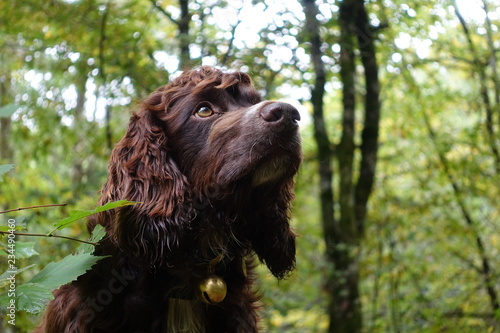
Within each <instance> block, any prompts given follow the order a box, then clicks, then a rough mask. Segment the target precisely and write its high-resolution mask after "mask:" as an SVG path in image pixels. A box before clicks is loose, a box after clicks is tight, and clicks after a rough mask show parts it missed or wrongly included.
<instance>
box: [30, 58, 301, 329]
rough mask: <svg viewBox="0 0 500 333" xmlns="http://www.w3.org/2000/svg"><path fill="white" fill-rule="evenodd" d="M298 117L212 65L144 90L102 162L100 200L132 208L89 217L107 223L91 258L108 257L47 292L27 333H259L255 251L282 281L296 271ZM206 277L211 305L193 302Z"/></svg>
mask: <svg viewBox="0 0 500 333" xmlns="http://www.w3.org/2000/svg"><path fill="white" fill-rule="evenodd" d="M200 109H201V110H202V111H205V113H203V112H201V115H205V116H206V115H207V113H208V116H207V117H201V116H199V113H197V111H199V110H200ZM207 110H208V111H207ZM210 110H211V111H210ZM210 112H212V113H213V114H210ZM298 119H299V115H298V112H297V110H296V109H295V108H293V107H292V106H290V105H288V104H284V103H278V102H268V101H262V100H261V97H260V95H259V94H258V93H257V92H256V90H255V89H254V87H253V85H252V81H251V79H250V77H249V76H248V75H246V74H244V73H239V72H233V73H224V72H222V71H220V70H218V69H214V68H211V67H201V68H198V69H194V70H191V71H187V72H184V73H183V74H182V75H181V76H180V77H179V78H177V79H175V80H174V81H173V82H172V83H170V84H169V85H167V86H164V87H161V88H160V89H158V90H157V91H156V92H154V93H153V94H151V95H150V96H149V97H148V98H147V99H146V100H145V101H144V102H143V103H142V106H141V108H140V110H139V111H138V112H137V113H135V114H134V115H132V117H131V119H130V124H129V127H128V130H127V132H126V134H125V136H124V137H123V139H122V140H121V141H120V142H119V143H118V144H117V145H116V147H115V148H114V150H113V152H112V154H111V159H110V164H109V176H108V180H107V182H106V184H105V185H104V187H103V189H102V197H101V199H100V201H99V204H105V203H106V202H110V201H114V200H119V199H127V200H132V201H137V202H140V204H136V205H134V206H128V207H123V208H119V209H116V210H113V211H108V212H103V213H100V214H99V215H97V216H95V217H94V218H93V219H92V220H90V221H89V223H88V227H89V230H90V231H92V230H93V228H94V227H95V226H96V225H97V224H100V225H103V226H104V227H105V229H106V232H107V236H106V237H105V239H104V240H103V241H102V242H101V244H100V245H99V246H98V247H97V249H96V254H97V255H107V256H109V257H107V258H105V259H102V260H100V261H99V262H98V263H97V264H96V265H95V266H94V267H93V268H92V270H90V271H88V272H87V273H86V274H84V275H82V276H80V277H79V278H78V279H77V280H76V281H74V282H73V283H71V284H68V285H65V286H63V287H61V288H60V289H59V290H57V291H56V292H55V293H54V295H55V299H54V300H53V301H52V302H51V303H50V304H49V306H48V308H47V310H46V312H45V314H44V317H43V319H42V322H41V324H40V326H39V327H38V328H37V329H36V330H35V332H36V333H42V332H44V333H63V332H64V333H90V332H92V333H100V332H107V333H113V332H117V333H118V332H120V333H129V332H130V333H131V332H179V331H181V330H182V329H187V330H188V331H189V332H214V333H222V332H238V333H239V332H248V333H251V332H257V331H258V314H257V310H258V307H259V305H258V299H259V297H258V296H257V295H256V293H255V291H254V289H253V288H252V284H253V282H254V279H255V274H254V272H253V271H254V266H255V265H254V259H253V257H254V254H256V256H257V257H258V258H259V259H260V260H261V261H262V262H264V263H265V264H266V265H267V267H268V268H269V269H270V271H271V272H272V274H273V275H275V276H276V277H277V278H279V279H281V278H283V277H285V276H286V274H288V272H290V271H291V270H292V269H293V268H294V266H295V235H294V233H293V232H292V230H291V229H290V226H289V218H290V202H291V201H292V199H293V194H292V187H293V176H294V175H295V173H296V172H297V169H298V167H299V164H300V160H301V152H300V140H299V136H298V130H297V123H296V122H297V120H298ZM216 258H218V259H216ZM210 262H212V264H210ZM209 273H215V274H217V275H218V276H220V277H222V278H223V279H224V280H225V282H226V284H227V286H228V294H227V296H226V298H225V299H224V300H223V301H222V302H221V303H219V304H215V305H206V304H205V303H202V302H201V300H200V296H199V295H198V285H199V283H200V281H201V280H202V279H204V278H206V277H207V276H208V274H209ZM179 312H180V313H179ZM179 316H180V317H182V316H184V318H179ZM168 318H170V319H168ZM182 322H184V323H190V324H189V325H188V327H175V326H176V325H181V324H180V323H182ZM196 322H198V323H199V324H198V325H196V324H195V323H196Z"/></svg>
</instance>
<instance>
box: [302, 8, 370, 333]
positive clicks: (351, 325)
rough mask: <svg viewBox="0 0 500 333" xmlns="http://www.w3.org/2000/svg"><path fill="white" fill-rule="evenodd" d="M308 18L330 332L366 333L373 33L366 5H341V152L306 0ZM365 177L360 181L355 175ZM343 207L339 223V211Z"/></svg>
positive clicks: (315, 30) (314, 21)
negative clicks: (363, 282)
mask: <svg viewBox="0 0 500 333" xmlns="http://www.w3.org/2000/svg"><path fill="white" fill-rule="evenodd" d="M302 6H303V8H304V12H305V15H306V29H305V36H304V37H305V39H306V40H307V41H308V42H309V43H310V48H311V50H310V53H311V59H312V63H313V66H314V72H315V74H316V78H315V79H316V80H315V84H314V87H313V88H312V89H311V103H312V106H313V122H314V138H315V140H316V144H317V146H318V159H319V174H320V199H321V210H322V215H321V216H322V224H323V232H324V238H325V243H326V257H327V259H328V261H329V262H330V263H331V265H332V272H331V274H329V276H328V277H327V291H328V292H329V294H330V296H331V302H330V305H329V308H328V312H329V317H330V327H329V332H331V333H333V332H335V333H357V332H361V330H362V311H361V301H360V294H359V267H358V253H359V246H360V242H361V238H362V236H363V233H364V221H365V218H366V213H367V203H368V198H369V196H370V194H371V192H372V187H373V182H374V177H375V166H376V163H377V151H378V128H379V118H380V101H379V91H380V86H379V81H378V67H377V62H376V57H375V47H374V43H373V35H372V29H371V26H370V24H369V21H368V15H367V13H366V10H365V7H364V3H363V1H362V0H344V1H342V2H341V3H340V11H339V25H340V31H341V35H340V46H341V56H340V66H341V72H340V75H341V79H342V83H343V90H342V93H343V96H342V103H343V118H342V137H341V140H340V142H339V144H338V145H337V148H336V150H335V149H334V147H332V145H331V144H330V141H329V139H328V135H327V130H326V125H325V120H324V105H323V96H324V93H325V87H324V85H325V83H326V74H325V69H324V63H323V61H322V56H323V52H322V49H321V44H322V43H321V35H320V29H319V22H318V21H317V18H316V17H317V15H318V8H317V5H316V4H315V2H314V0H302ZM355 50H359V52H360V58H361V63H362V65H363V67H364V69H365V71H364V75H365V77H364V78H365V90H366V94H365V96H364V108H365V117H364V124H363V125H364V126H363V131H362V133H361V139H362V142H361V146H360V155H361V161H360V164H359V166H357V165H355V160H356V159H355V154H356V149H357V148H356V144H355V138H356V119H355V110H356V84H355V83H356V78H357V75H356V63H355V58H356V56H355V54H356V53H355V52H354V51H355ZM333 157H337V160H338V165H339V172H338V175H339V189H338V193H339V198H338V201H337V202H335V201H334V195H333V193H334V191H333V188H332V184H333V175H334V171H333V168H332V158H333ZM355 174H359V176H358V178H357V179H354V178H355V177H354V175H355ZM336 204H337V205H338V206H339V208H340V211H339V214H338V218H337V217H336V215H335V210H334V207H335V205H336Z"/></svg>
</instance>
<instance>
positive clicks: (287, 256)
mask: <svg viewBox="0 0 500 333" xmlns="http://www.w3.org/2000/svg"><path fill="white" fill-rule="evenodd" d="M292 189H293V180H292V179H290V180H288V181H286V182H285V183H284V184H283V185H282V186H281V187H279V188H278V189H275V191H272V192H270V193H267V194H263V195H261V196H257V197H258V198H259V199H258V200H259V201H260V202H259V203H258V204H256V205H255V206H254V205H252V207H263V209H262V210H260V211H258V212H257V214H256V215H254V216H255V219H254V220H253V221H252V223H251V224H252V225H251V227H250V229H251V231H249V234H250V235H251V236H250V237H251V238H250V241H251V242H252V247H253V249H254V251H255V253H256V254H257V256H258V257H259V259H260V260H261V261H262V262H264V263H265V264H266V266H267V267H268V268H269V270H270V271H271V273H272V274H273V275H274V276H275V277H277V278H278V279H282V278H284V277H285V276H286V275H287V274H288V273H289V272H290V271H291V270H293V269H294V268H295V238H296V236H295V234H294V232H293V230H292V229H291V227H290V205H291V202H292V200H293V198H294V196H293V191H292ZM273 192H274V193H273Z"/></svg>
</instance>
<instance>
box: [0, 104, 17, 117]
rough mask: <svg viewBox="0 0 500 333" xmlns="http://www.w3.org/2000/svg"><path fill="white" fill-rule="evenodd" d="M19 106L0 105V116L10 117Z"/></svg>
mask: <svg viewBox="0 0 500 333" xmlns="http://www.w3.org/2000/svg"><path fill="white" fill-rule="evenodd" d="M18 108H19V105H16V104H7V105H4V106H2V107H0V118H10V117H11V116H12V115H13V114H14V112H16V110H17V109H18Z"/></svg>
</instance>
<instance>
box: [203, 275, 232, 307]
mask: <svg viewBox="0 0 500 333" xmlns="http://www.w3.org/2000/svg"><path fill="white" fill-rule="evenodd" d="M200 293H201V300H202V301H203V302H205V303H207V304H217V303H219V302H222V301H223V300H224V298H225V297H226V294H227V286H226V282H225V281H224V279H223V278H221V277H220V276H217V275H209V276H208V277H207V278H206V279H204V280H202V281H201V282H200Z"/></svg>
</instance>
